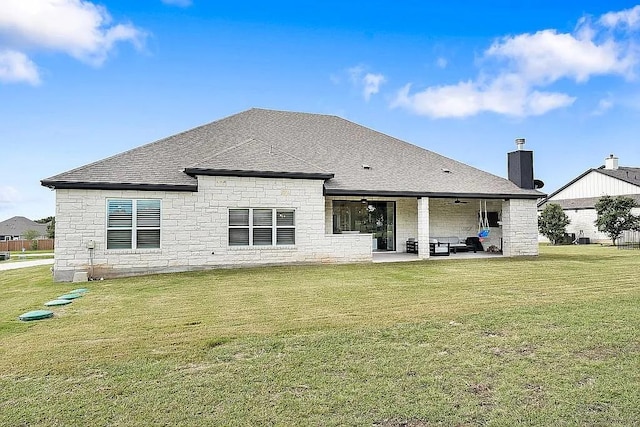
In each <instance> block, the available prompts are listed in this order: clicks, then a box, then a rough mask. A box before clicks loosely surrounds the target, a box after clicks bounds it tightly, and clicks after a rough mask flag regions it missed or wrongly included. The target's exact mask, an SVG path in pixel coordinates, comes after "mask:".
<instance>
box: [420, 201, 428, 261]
mask: <svg viewBox="0 0 640 427" xmlns="http://www.w3.org/2000/svg"><path fill="white" fill-rule="evenodd" d="M418 258H420V259H427V258H429V198H428V197H420V198H418Z"/></svg>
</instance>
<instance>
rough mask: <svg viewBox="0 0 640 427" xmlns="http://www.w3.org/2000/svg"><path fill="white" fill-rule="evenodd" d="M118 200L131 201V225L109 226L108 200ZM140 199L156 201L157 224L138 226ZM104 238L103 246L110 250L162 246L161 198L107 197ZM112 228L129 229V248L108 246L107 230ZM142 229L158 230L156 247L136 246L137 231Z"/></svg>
mask: <svg viewBox="0 0 640 427" xmlns="http://www.w3.org/2000/svg"><path fill="white" fill-rule="evenodd" d="M118 201H122V202H129V201H130V202H131V227H109V203H110V202H118ZM140 201H157V202H158V204H159V215H160V218H159V222H158V226H157V227H156V226H139V225H138V202H140ZM105 225H106V229H107V230H106V231H107V233H106V239H105V246H106V248H107V250H110V251H119V250H125V251H126V250H142V251H144V250H158V249H160V248H161V247H162V234H163V233H162V199H142V198H137V199H133V198H112V199H107V201H106V224H105ZM113 230H118V231H124V230H127V231H128V230H131V247H130V248H109V231H113ZM142 230H145V231H146V230H158V232H159V237H158V246H157V247H152V248H151V247H144V248H139V247H138V231H142Z"/></svg>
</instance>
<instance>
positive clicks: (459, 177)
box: [42, 109, 544, 199]
mask: <svg viewBox="0 0 640 427" xmlns="http://www.w3.org/2000/svg"><path fill="white" fill-rule="evenodd" d="M197 175H236V176H265V177H290V178H311V179H323V180H325V193H326V194H327V195H368V196H371V195H396V196H402V195H406V196H432V197H433V196H441V197H485V198H527V199H535V198H539V197H543V196H544V194H542V193H540V192H539V191H536V190H525V189H521V188H519V187H517V186H516V185H515V184H513V183H512V182H511V181H509V180H507V179H504V178H501V177H498V176H495V175H492V174H489V173H487V172H484V171H481V170H479V169H476V168H473V167H471V166H468V165H466V164H463V163H460V162H457V161H455V160H452V159H449V158H447V157H444V156H441V155H439V154H436V153H434V152H431V151H428V150H425V149H423V148H420V147H417V146H415V145H412V144H409V143H407V142H404V141H401V140H399V139H396V138H393V137H390V136H388V135H385V134H382V133H380V132H376V131H374V130H372V129H369V128H366V127H364V126H360V125H358V124H355V123H353V122H350V121H348V120H345V119H342V118H340V117H336V116H329V115H321V114H309V113H296V112H285V111H274V110H263V109H251V110H248V111H244V112H242V113H239V114H235V115H232V116H229V117H226V118H224V119H221V120H218V121H215V122H213V123H209V124H206V125H203V126H200V127H197V128H194V129H191V130H188V131H186V132H182V133H179V134H177V135H173V136H170V137H168V138H164V139H161V140H159V141H156V142H153V143H151V144H147V145H143V146H141V147H138V148H135V149H133V150H130V151H127V152H124V153H121V154H117V155H115V156H113V157H109V158H107V159H104V160H100V161H98V162H95V163H91V164H89V165H85V166H82V167H79V168H77V169H73V170H71V171H68V172H64V173H61V174H59V175H56V176H53V177H51V178H47V179H44V180H42V185H44V186H48V187H53V188H105V189H106V188H118V189H127V188H135V189H148V190H154V189H167V190H184V191H196V190H197V178H196V176H197Z"/></svg>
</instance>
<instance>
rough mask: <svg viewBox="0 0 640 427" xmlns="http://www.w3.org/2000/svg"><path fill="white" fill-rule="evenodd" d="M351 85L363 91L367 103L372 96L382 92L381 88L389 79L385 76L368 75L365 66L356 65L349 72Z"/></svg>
mask: <svg viewBox="0 0 640 427" xmlns="http://www.w3.org/2000/svg"><path fill="white" fill-rule="evenodd" d="M347 73H348V74H349V79H350V80H351V83H353V85H354V86H356V87H357V88H361V89H362V96H363V97H364V99H365V101H369V99H370V98H371V95H375V94H376V93H378V92H379V91H380V86H381V85H382V84H384V83H385V82H386V81H387V79H386V77H385V76H384V75H383V74H379V73H378V74H374V73H367V72H366V69H365V67H364V66H363V65H356V66H355V67H351V68H349V69H348V70H347Z"/></svg>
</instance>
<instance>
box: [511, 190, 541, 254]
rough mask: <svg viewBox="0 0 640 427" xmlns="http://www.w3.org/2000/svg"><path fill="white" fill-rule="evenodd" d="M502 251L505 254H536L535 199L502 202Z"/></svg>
mask: <svg viewBox="0 0 640 427" xmlns="http://www.w3.org/2000/svg"><path fill="white" fill-rule="evenodd" d="M502 236H503V244H502V252H503V254H504V255H505V256H523V255H538V212H537V207H536V201H535V200H521V199H510V200H506V201H504V202H502Z"/></svg>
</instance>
